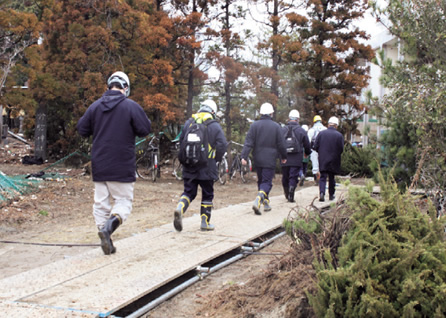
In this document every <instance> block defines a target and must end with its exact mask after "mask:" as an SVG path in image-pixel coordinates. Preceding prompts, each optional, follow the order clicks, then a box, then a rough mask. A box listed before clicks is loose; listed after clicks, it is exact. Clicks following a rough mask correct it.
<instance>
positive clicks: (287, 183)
mask: <svg viewBox="0 0 446 318" xmlns="http://www.w3.org/2000/svg"><path fill="white" fill-rule="evenodd" d="M299 117H300V115H299V111H297V110H296V109H293V110H291V111H290V113H289V115H288V118H289V121H288V124H287V125H286V126H285V127H283V128H282V132H283V135H284V137H285V142H286V146H287V161H286V163H283V164H282V186H283V191H284V193H285V198H286V199H287V200H288V202H294V191H295V190H296V186H297V184H298V181H299V172H300V170H301V169H302V160H303V157H304V153H305V157H307V156H309V155H310V154H311V147H310V140H309V139H308V135H307V132H306V131H305V130H304V129H303V128H302V127H300V125H299Z"/></svg>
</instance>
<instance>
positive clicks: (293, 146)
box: [285, 126, 303, 153]
mask: <svg viewBox="0 0 446 318" xmlns="http://www.w3.org/2000/svg"><path fill="white" fill-rule="evenodd" d="M287 128H288V131H287V132H286V133H285V146H286V152H287V153H298V152H301V151H302V147H303V146H302V144H301V142H300V141H299V140H298V139H297V137H296V134H295V133H294V129H293V126H287Z"/></svg>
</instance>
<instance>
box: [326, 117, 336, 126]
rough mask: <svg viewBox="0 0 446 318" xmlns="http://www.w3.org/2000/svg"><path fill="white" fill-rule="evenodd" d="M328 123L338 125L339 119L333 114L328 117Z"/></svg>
mask: <svg viewBox="0 0 446 318" xmlns="http://www.w3.org/2000/svg"><path fill="white" fill-rule="evenodd" d="M328 124H329V125H330V124H331V125H336V126H339V119H338V118H337V117H335V116H333V117H330V119H329V120H328Z"/></svg>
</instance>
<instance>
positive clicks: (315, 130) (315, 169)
mask: <svg viewBox="0 0 446 318" xmlns="http://www.w3.org/2000/svg"><path fill="white" fill-rule="evenodd" d="M325 129H327V127H325V126H324V125H323V124H322V117H321V116H319V115H316V116H314V117H313V127H311V128H310V129H309V130H308V139H310V145H311V149H312V151H311V155H310V158H311V166H312V169H311V171H312V173H313V177H314V181H315V182H318V181H319V177H320V173H319V159H318V154H317V151H315V150H314V142H315V141H316V137H317V135H318V134H319V133H320V132H321V131H322V130H325Z"/></svg>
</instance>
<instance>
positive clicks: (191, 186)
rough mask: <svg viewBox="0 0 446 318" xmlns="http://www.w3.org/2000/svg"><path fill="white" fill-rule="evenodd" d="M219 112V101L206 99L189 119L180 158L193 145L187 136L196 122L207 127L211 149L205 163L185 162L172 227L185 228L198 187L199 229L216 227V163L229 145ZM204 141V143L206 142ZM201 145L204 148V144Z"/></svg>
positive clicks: (182, 140) (207, 136)
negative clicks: (213, 214)
mask: <svg viewBox="0 0 446 318" xmlns="http://www.w3.org/2000/svg"><path fill="white" fill-rule="evenodd" d="M216 114H217V104H216V103H215V102H214V101H213V100H210V99H208V100H205V101H204V102H202V103H201V104H200V109H199V110H198V112H197V113H196V114H193V115H192V117H191V118H189V119H188V120H187V121H186V123H185V124H184V128H183V130H182V132H181V135H180V154H179V157H178V158H179V159H180V162H181V161H184V158H183V157H184V156H187V155H186V152H187V150H186V149H187V148H189V149H191V148H192V147H191V146H190V145H189V146H188V135H189V133H190V132H191V130H190V129H191V127H193V126H194V127H195V125H193V124H195V123H200V124H202V125H204V126H205V127H206V128H205V129H204V130H205V131H206V137H204V136H203V137H204V139H206V140H207V144H208V146H207V148H208V149H206V152H205V158H204V162H205V164H203V165H201V164H200V165H192V164H191V165H188V164H186V163H184V164H183V182H184V190H183V193H182V194H181V197H180V200H179V201H178V203H177V206H176V208H175V211H174V220H173V226H174V228H175V230H177V231H178V232H181V231H182V230H183V221H182V219H183V215H184V213H185V212H186V210H187V209H188V207H189V205H190V204H191V203H192V201H193V200H194V199H195V197H196V196H197V192H198V186H200V187H201V208H200V216H201V224H200V229H201V230H202V231H212V230H214V228H215V227H214V225H213V224H210V220H211V212H212V207H213V203H212V202H213V199H214V180H217V179H218V171H217V162H219V161H221V159H222V157H223V155H224V153H225V152H226V146H227V142H226V138H225V135H224V133H223V130H222V128H221V126H220V124H219V123H218V121H217V120H216ZM196 136H197V135H196ZM203 143H205V142H204V141H203ZM205 147H206V146H205ZM201 148H203V149H204V147H201ZM183 154H184V155H183Z"/></svg>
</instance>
